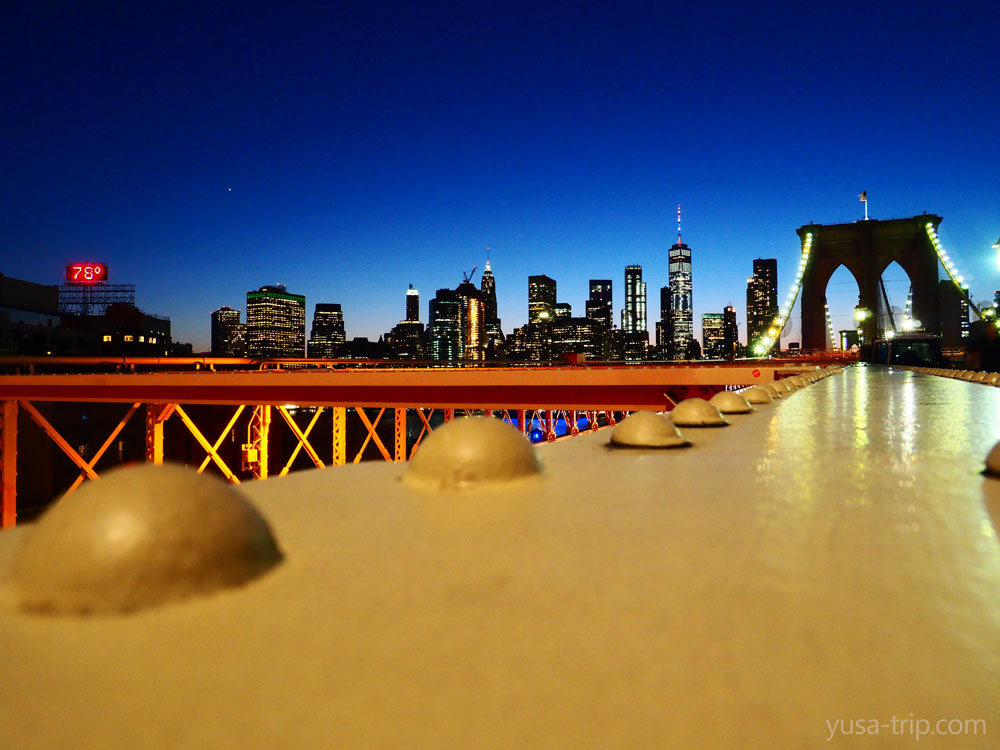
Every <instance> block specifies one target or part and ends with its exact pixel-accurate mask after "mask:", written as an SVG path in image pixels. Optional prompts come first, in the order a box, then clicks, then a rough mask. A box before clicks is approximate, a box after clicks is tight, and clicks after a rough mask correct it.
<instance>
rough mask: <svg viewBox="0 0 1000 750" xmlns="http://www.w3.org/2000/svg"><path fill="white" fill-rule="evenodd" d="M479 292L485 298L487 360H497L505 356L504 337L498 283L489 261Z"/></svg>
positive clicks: (484, 270)
mask: <svg viewBox="0 0 1000 750" xmlns="http://www.w3.org/2000/svg"><path fill="white" fill-rule="evenodd" d="M479 292H480V294H481V295H482V297H483V312H484V314H485V315H486V358H487V359H497V358H500V357H502V356H503V355H504V352H503V348H504V346H503V345H504V337H503V331H502V330H501V328H500V318H499V317H497V282H496V279H495V278H494V277H493V269H491V268H490V261H489V260H488V259H487V261H486V268H485V269H483V277H482V279H481V280H480V282H479Z"/></svg>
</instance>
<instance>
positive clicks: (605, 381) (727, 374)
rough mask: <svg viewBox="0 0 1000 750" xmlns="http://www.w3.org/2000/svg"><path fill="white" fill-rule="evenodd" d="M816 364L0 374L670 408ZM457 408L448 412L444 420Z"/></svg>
mask: <svg viewBox="0 0 1000 750" xmlns="http://www.w3.org/2000/svg"><path fill="white" fill-rule="evenodd" d="M805 369H809V368H808V364H807V363H803V365H801V366H799V367H797V368H791V367H788V368H775V367H767V366H758V367H641V366H635V367H580V366H577V367H566V368H557V367H546V368H519V369H503V370H501V369H492V370H491V369H476V368H470V369H461V368H450V369H426V370H267V371H260V372H257V371H255V372H208V371H204V370H202V371H198V372H184V373H147V374H137V375H133V374H128V373H117V374H103V375H6V376H0V400H11V399H23V400H32V401H77V402H90V401H98V402H119V403H121V402H124V403H135V402H137V401H138V402H141V403H146V404H155V403H165V404H171V403H183V404H233V405H239V404H262V405H271V404H274V405H282V404H287V403H296V404H304V405H305V404H307V405H310V406H351V407H358V408H364V407H368V408H382V407H386V408H407V407H409V406H412V405H413V404H421V405H423V406H424V407H425V408H440V409H448V410H454V409H455V408H465V407H468V405H469V404H474V405H475V406H476V408H480V409H504V408H506V409H522V408H523V409H532V408H535V406H536V405H538V404H545V405H546V407H547V408H552V409H602V410H603V409H614V410H616V411H634V410H638V409H657V410H659V409H662V408H663V403H664V400H663V393H664V391H665V390H666V389H667V388H668V387H670V386H677V385H702V386H708V385H712V386H719V387H721V386H725V385H750V384H752V383H759V382H769V381H771V380H774V379H775V375H776V374H777V375H778V376H779V377H780V376H782V375H785V374H792V373H793V372H800V371H802V370H805ZM452 415H453V412H452V411H449V412H446V415H445V417H446V421H449V420H448V417H450V416H452Z"/></svg>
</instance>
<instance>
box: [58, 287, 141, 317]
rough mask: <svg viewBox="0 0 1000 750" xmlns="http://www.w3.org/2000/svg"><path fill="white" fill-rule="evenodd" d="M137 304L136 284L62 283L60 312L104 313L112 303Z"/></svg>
mask: <svg viewBox="0 0 1000 750" xmlns="http://www.w3.org/2000/svg"><path fill="white" fill-rule="evenodd" d="M122 303H124V304H128V305H135V284H62V285H61V286H60V287H59V312H61V313H66V314H69V315H82V316H86V315H104V314H105V313H106V312H107V311H108V307H109V306H110V305H116V304H122Z"/></svg>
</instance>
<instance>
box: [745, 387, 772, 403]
mask: <svg viewBox="0 0 1000 750" xmlns="http://www.w3.org/2000/svg"><path fill="white" fill-rule="evenodd" d="M740 395H741V396H743V398H745V399H746V400H747V401H748V402H750V403H751V404H769V403H771V402H772V401H773V400H774V399H773V398H772V397H771V394H770V393H768V392H767V391H765V390H764V389H763V388H761V387H760V386H759V385H752V386H750V387H749V388H744V389H743V390H742V391H740Z"/></svg>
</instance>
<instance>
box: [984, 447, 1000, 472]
mask: <svg viewBox="0 0 1000 750" xmlns="http://www.w3.org/2000/svg"><path fill="white" fill-rule="evenodd" d="M986 473H987V474H989V475H990V476H994V477H1000V443H997V444H996V445H994V446H993V449H992V450H991V451H990V452H989V453H988V454H986Z"/></svg>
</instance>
